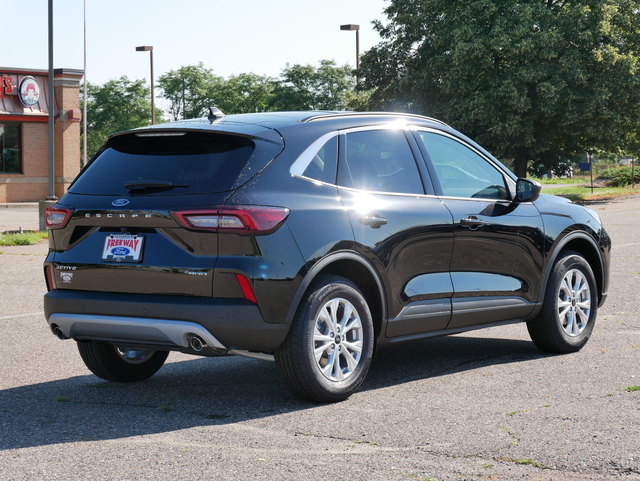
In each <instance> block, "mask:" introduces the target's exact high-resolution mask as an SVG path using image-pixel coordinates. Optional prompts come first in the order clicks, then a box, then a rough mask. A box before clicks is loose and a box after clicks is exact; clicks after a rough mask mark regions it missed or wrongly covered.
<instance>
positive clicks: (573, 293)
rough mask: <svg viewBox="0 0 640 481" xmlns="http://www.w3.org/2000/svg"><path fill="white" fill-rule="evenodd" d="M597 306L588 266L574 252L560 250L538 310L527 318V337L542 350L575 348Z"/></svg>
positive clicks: (587, 331)
mask: <svg viewBox="0 0 640 481" xmlns="http://www.w3.org/2000/svg"><path fill="white" fill-rule="evenodd" d="M597 309H598V291H597V287H596V281H595V277H594V275H593V271H592V270H591V267H590V266H589V264H588V263H587V261H586V260H585V259H584V257H582V256H581V255H580V254H578V253H577V252H573V251H563V252H561V253H560V255H559V257H558V260H557V261H556V263H555V264H554V266H553V269H552V271H551V275H550V276H549V282H548V284H547V287H546V290H545V295H544V301H543V304H542V310H541V311H540V313H539V314H538V315H537V317H535V318H534V319H533V320H531V321H529V322H527V329H528V330H529V335H530V336H531V340H532V341H533V342H534V344H535V345H536V346H538V348H539V349H541V350H543V351H546V352H552V353H568V352H576V351H579V350H580V349H582V347H583V346H584V345H585V344H586V343H587V341H588V340H589V337H591V333H592V332H593V327H594V325H595V322H596V314H597Z"/></svg>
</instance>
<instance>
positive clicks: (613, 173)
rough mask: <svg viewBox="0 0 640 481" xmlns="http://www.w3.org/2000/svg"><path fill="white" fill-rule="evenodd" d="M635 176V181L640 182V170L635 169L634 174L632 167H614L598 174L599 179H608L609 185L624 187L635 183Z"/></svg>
mask: <svg viewBox="0 0 640 481" xmlns="http://www.w3.org/2000/svg"><path fill="white" fill-rule="evenodd" d="M633 177H635V183H636V184H640V171H639V170H638V169H637V168H636V169H634V172H633V175H632V169H631V167H617V168H616V167H612V168H610V169H606V170H603V171H602V172H600V175H599V176H598V178H599V179H602V180H606V181H607V185H608V186H610V187H624V186H627V185H631V184H633V183H634V182H633Z"/></svg>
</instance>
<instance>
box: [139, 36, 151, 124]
mask: <svg viewBox="0 0 640 481" xmlns="http://www.w3.org/2000/svg"><path fill="white" fill-rule="evenodd" d="M136 52H149V58H150V59H151V125H155V123H156V106H155V92H154V83H153V47H151V46H148V45H147V46H143V47H136Z"/></svg>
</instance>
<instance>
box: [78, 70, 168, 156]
mask: <svg viewBox="0 0 640 481" xmlns="http://www.w3.org/2000/svg"><path fill="white" fill-rule="evenodd" d="M87 92H88V97H87V153H88V157H89V158H91V156H92V155H93V154H94V153H95V152H96V151H97V150H98V149H99V148H100V147H101V146H102V144H103V143H104V141H105V140H106V139H107V137H108V136H109V135H111V134H113V133H115V132H120V131H122V130H128V129H133V128H136V127H142V126H145V125H149V124H150V123H151V90H150V89H149V88H148V87H147V86H146V84H145V82H144V81H143V80H129V78H127V77H126V76H123V77H120V78H119V79H117V80H109V81H108V82H106V83H105V84H104V85H93V84H88V85H87ZM156 118H158V119H160V118H162V111H161V110H159V109H156ZM83 135H84V133H83Z"/></svg>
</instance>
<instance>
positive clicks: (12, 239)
mask: <svg viewBox="0 0 640 481" xmlns="http://www.w3.org/2000/svg"><path fill="white" fill-rule="evenodd" d="M48 237H49V235H48V233H47V232H46V231H42V232H34V231H24V232H23V233H15V234H0V246H32V245H35V244H38V243H40V242H42V241H43V240H45V239H47V238H48Z"/></svg>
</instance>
